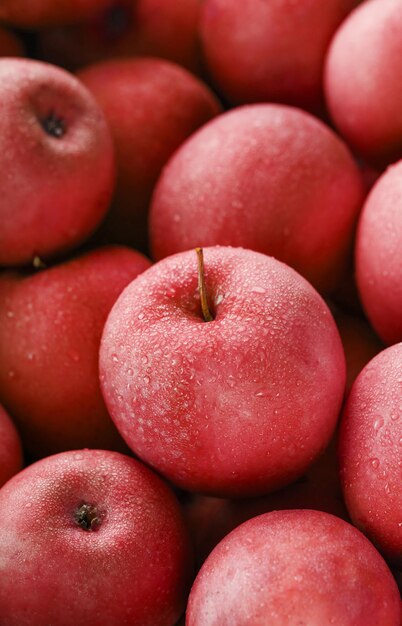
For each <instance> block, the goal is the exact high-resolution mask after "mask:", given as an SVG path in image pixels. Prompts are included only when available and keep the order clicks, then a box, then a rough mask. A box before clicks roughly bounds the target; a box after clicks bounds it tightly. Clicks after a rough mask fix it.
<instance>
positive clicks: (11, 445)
mask: <svg viewBox="0 0 402 626" xmlns="http://www.w3.org/2000/svg"><path fill="white" fill-rule="evenodd" d="M21 468H22V449H21V441H20V438H19V435H18V433H17V430H16V428H15V426H14V424H13V422H12V421H11V419H10V417H9V416H8V414H7V413H6V412H5V410H4V409H3V407H2V406H1V405H0V487H2V486H3V485H4V483H6V482H7V481H8V479H9V478H11V476H14V474H16V473H17V472H19V471H20V469H21Z"/></svg>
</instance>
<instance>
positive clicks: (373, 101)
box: [325, 0, 402, 167]
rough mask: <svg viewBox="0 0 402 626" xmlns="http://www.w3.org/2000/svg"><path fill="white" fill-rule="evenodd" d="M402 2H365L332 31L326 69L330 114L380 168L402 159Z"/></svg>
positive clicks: (353, 143)
mask: <svg viewBox="0 0 402 626" xmlns="http://www.w3.org/2000/svg"><path fill="white" fill-rule="evenodd" d="M401 12H402V0H382V1H381V2H377V0H368V1H367V2H363V3H362V4H361V5H360V6H359V7H357V9H355V10H354V11H353V12H352V13H351V14H350V15H349V17H347V18H346V20H345V21H344V22H343V24H342V25H341V26H340V28H339V30H338V31H337V33H336V34H335V36H334V38H333V40H332V43H331V46H330V48H329V51H328V55H327V59H326V67H325V93H326V100H327V104H328V107H329V112H330V114H331V117H332V119H333V121H334V123H335V125H336V126H337V128H338V129H339V131H340V132H341V133H342V135H343V136H344V137H345V139H346V140H347V142H348V143H349V144H350V145H351V146H352V148H353V149H354V150H355V151H357V152H358V153H359V154H361V155H362V156H363V157H364V158H365V159H366V160H367V161H369V162H371V163H372V164H374V165H376V166H378V167H381V166H385V165H387V164H389V163H393V162H394V161H397V160H398V159H401V158H402V117H401V114H400V111H401V108H402V90H401V88H400V77H401V74H402V20H401Z"/></svg>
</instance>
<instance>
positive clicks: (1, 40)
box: [0, 26, 24, 57]
mask: <svg viewBox="0 0 402 626" xmlns="http://www.w3.org/2000/svg"><path fill="white" fill-rule="evenodd" d="M22 56H24V47H23V45H22V42H21V41H20V40H19V38H18V37H17V36H16V35H14V33H12V32H11V31H9V30H7V29H5V28H3V27H1V26H0V57H22Z"/></svg>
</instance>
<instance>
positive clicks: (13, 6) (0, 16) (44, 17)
mask: <svg viewBox="0 0 402 626" xmlns="http://www.w3.org/2000/svg"><path fill="white" fill-rule="evenodd" d="M112 1H113V0H57V2H54V0H1V3H0V21H2V22H7V23H9V24H11V25H12V26H18V27H21V28H30V29H35V28H43V27H44V26H49V25H50V24H66V23H67V24H68V23H69V22H77V21H78V22H79V21H80V20H83V19H85V18H89V17H90V16H91V15H93V14H94V13H95V12H96V10H98V11H99V10H100V9H101V8H106V7H108V6H109V5H110V4H111V3H112Z"/></svg>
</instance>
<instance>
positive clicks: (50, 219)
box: [0, 58, 115, 267]
mask: <svg viewBox="0 0 402 626" xmlns="http://www.w3.org/2000/svg"><path fill="white" fill-rule="evenodd" d="M0 83H1V107H2V114H1V117H0V141H1V145H2V151H1V156H0V187H1V196H2V198H1V204H0V223H1V229H0V267H1V266H8V267H10V266H14V265H23V264H30V263H32V261H33V259H34V258H35V257H40V258H42V259H46V260H47V259H48V258H49V257H52V256H54V255H56V254H61V253H62V252H65V251H67V250H69V249H71V248H73V247H74V246H77V245H78V244H79V243H81V242H82V241H84V240H85V239H86V238H87V237H88V236H89V235H90V234H91V233H92V232H93V231H94V230H95V228H96V227H97V226H98V224H99V223H100V221H101V220H102V218H103V217H104V215H105V212H106V210H107V208H108V206H109V202H110V200H111V197H112V192H113V188H114V181H115V163H114V153H113V142H112V137H111V134H110V131H109V128H108V126H107V123H106V120H105V117H104V115H103V113H102V111H101V109H100V107H99V106H98V105H97V103H96V102H95V99H94V98H93V96H92V95H91V94H90V92H89V91H88V90H87V89H86V88H85V87H84V86H83V85H82V84H81V83H80V82H79V81H78V80H77V79H76V78H75V77H74V76H72V75H71V74H68V73H67V72H65V71H64V70H62V69H60V68H58V67H55V66H51V65H48V64H46V63H40V62H38V61H32V60H30V59H14V58H12V59H11V58H3V59H0ZM55 207H56V208H57V210H56V209H55Z"/></svg>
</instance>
